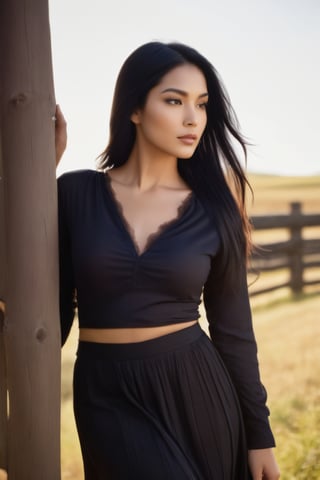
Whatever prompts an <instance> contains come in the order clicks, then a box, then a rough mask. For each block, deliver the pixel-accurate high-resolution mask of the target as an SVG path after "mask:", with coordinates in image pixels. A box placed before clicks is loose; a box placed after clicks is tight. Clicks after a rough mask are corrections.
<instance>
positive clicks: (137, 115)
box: [130, 110, 140, 125]
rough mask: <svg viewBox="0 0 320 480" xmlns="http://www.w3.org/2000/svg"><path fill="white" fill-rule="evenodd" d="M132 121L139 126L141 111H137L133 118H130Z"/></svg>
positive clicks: (132, 115)
mask: <svg viewBox="0 0 320 480" xmlns="http://www.w3.org/2000/svg"><path fill="white" fill-rule="evenodd" d="M130 120H131V122H132V123H134V124H135V125H139V123H140V111H139V110H135V111H134V112H133V113H132V114H131V116H130Z"/></svg>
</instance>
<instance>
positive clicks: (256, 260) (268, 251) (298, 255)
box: [250, 202, 320, 296]
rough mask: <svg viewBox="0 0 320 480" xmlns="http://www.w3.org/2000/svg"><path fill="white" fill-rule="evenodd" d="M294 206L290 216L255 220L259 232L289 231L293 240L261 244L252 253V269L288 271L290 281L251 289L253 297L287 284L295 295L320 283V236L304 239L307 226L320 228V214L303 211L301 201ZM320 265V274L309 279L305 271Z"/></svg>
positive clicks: (253, 219)
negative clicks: (307, 287) (306, 287)
mask: <svg viewBox="0 0 320 480" xmlns="http://www.w3.org/2000/svg"><path fill="white" fill-rule="evenodd" d="M290 207H291V211H290V213H289V214H288V215H263V216H254V217H252V219H251V221H252V224H253V227H254V230H255V231H259V230H271V229H286V230H288V231H289V240H285V241H283V242H274V243H267V244H259V246H258V248H257V249H256V250H255V252H254V253H253V254H252V259H251V268H250V271H253V272H257V271H258V272H272V271H276V270H284V269H285V270H288V271H289V279H288V281H286V282H282V283H278V284H275V285H272V286H268V287H265V288H261V289H257V290H254V291H252V292H250V295H251V296H255V295H259V294H262V293H268V292H272V291H274V290H278V289H280V288H284V287H288V288H290V289H291V291H292V293H293V294H299V293H302V291H303V288H304V287H305V286H307V285H316V284H320V238H312V239H304V238H303V230H304V228H306V227H320V214H318V213H317V214H303V212H302V207H301V203H300V202H294V203H291V204H290ZM316 268H319V272H318V277H317V278H315V279H312V280H307V279H306V278H305V275H304V274H305V272H306V271H307V270H308V271H309V270H310V269H316Z"/></svg>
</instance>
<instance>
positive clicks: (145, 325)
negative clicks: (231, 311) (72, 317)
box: [79, 315, 200, 330]
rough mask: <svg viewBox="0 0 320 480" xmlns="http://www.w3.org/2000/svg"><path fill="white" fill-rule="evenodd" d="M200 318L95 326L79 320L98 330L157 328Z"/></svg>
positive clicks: (85, 326) (86, 326) (83, 324)
mask: <svg viewBox="0 0 320 480" xmlns="http://www.w3.org/2000/svg"><path fill="white" fill-rule="evenodd" d="M199 318H200V315H199V316H198V318H191V319H188V318H185V319H181V320H170V321H166V322H161V323H160V322H152V324H151V325H150V322H147V321H145V322H141V323H139V322H137V321H136V322H135V323H134V324H133V325H119V324H117V323H113V322H109V321H108V326H107V327H106V326H105V325H98V324H95V326H94V327H93V326H92V324H88V325H86V324H85V323H83V322H81V323H80V322H79V328H93V329H97V330H102V329H104V330H108V329H109V328H110V329H111V328H119V329H120V328H155V327H167V326H169V325H180V324H183V323H188V322H198V321H199Z"/></svg>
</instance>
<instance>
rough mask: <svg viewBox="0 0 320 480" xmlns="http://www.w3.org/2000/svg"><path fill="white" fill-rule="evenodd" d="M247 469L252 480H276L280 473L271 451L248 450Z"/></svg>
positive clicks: (265, 449)
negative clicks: (248, 468)
mask: <svg viewBox="0 0 320 480" xmlns="http://www.w3.org/2000/svg"><path fill="white" fill-rule="evenodd" d="M249 467H250V471H251V475H252V478H253V480H262V479H263V480H278V478H280V471H279V467H278V465H277V462H276V459H275V456H274V453H273V450H272V449H271V448H263V449H260V450H249Z"/></svg>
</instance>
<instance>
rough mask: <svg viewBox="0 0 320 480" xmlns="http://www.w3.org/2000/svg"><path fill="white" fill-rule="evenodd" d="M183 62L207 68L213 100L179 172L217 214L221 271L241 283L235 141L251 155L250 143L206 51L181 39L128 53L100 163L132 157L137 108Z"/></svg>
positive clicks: (241, 188)
mask: <svg viewBox="0 0 320 480" xmlns="http://www.w3.org/2000/svg"><path fill="white" fill-rule="evenodd" d="M183 64H192V65H195V66H196V67H198V68H199V69H200V70H201V71H202V73H203V75H204V76H205V79H206V82H207V89H208V93H209V100H208V105H207V125H206V128H205V131H204V133H203V135H202V138H201V140H200V143H199V145H198V147H197V149H196V150H195V152H194V154H193V156H192V157H191V158H190V159H187V160H186V159H178V171H179V174H180V175H181V177H182V178H183V179H184V180H185V181H186V183H187V184H188V185H189V186H190V187H191V189H192V190H193V191H194V192H195V193H196V195H197V196H198V198H199V199H200V200H201V202H202V203H203V205H204V207H205V208H206V210H207V211H208V213H209V215H210V216H211V218H213V220H214V222H215V224H216V226H217V229H218V232H219V234H220V239H221V249H220V253H221V254H220V260H221V261H220V268H219V272H220V273H221V272H223V274H224V275H223V278H224V279H225V280H227V281H228V282H229V281H235V285H236V279H237V273H238V272H239V267H240V268H243V267H244V266H245V265H246V259H247V258H248V256H249V253H250V251H251V235H250V222H249V220H248V216H247V213H246V206H245V202H246V198H245V194H246V187H247V186H249V183H248V181H247V178H246V175H245V172H244V169H243V167H242V166H241V163H240V161H239V159H238V156H237V154H236V149H235V146H234V142H235V141H236V143H237V144H238V145H240V147H241V149H242V151H243V154H244V157H245V158H246V142H245V140H244V138H243V136H242V135H241V133H240V131H239V124H238V121H237V117H236V114H235V112H234V110H233V108H232V106H231V103H230V100H229V97H228V94H227V92H226V90H225V88H224V86H223V83H222V81H221V79H220V78H219V75H218V73H217V71H216V70H215V68H214V67H213V66H212V65H211V63H210V62H209V61H208V60H207V59H206V58H205V57H204V56H202V55H201V54H200V53H199V52H197V51H196V50H195V49H193V48H191V47H189V46H187V45H183V44H180V43H168V44H165V43H161V42H150V43H147V44H145V45H142V46H141V47H139V48H137V49H136V50H135V51H134V52H133V53H132V54H131V55H130V56H129V57H128V58H127V60H126V61H125V63H124V64H123V66H122V68H121V70H120V73H119V76H118V79H117V82H116V87H115V92H114V98H113V105H112V110H111V118H110V139H109V144H108V146H107V147H106V149H105V150H104V151H103V152H102V154H101V155H100V157H99V163H98V168H99V169H106V168H108V167H111V166H114V168H117V167H120V166H121V165H123V164H124V163H125V162H126V161H127V159H128V157H129V155H130V153H131V150H132V147H133V145H134V142H135V138H136V131H135V125H134V124H133V122H132V121H131V119H130V117H131V115H132V113H133V112H134V111H135V110H136V109H139V108H143V106H144V104H145V102H146V99H147V95H148V93H149V91H150V89H152V88H153V87H155V86H156V85H157V84H158V83H159V82H160V81H161V79H162V77H163V76H164V75H165V74H166V73H168V72H169V71H170V70H172V69H173V68H175V67H177V66H180V65H183Z"/></svg>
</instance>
